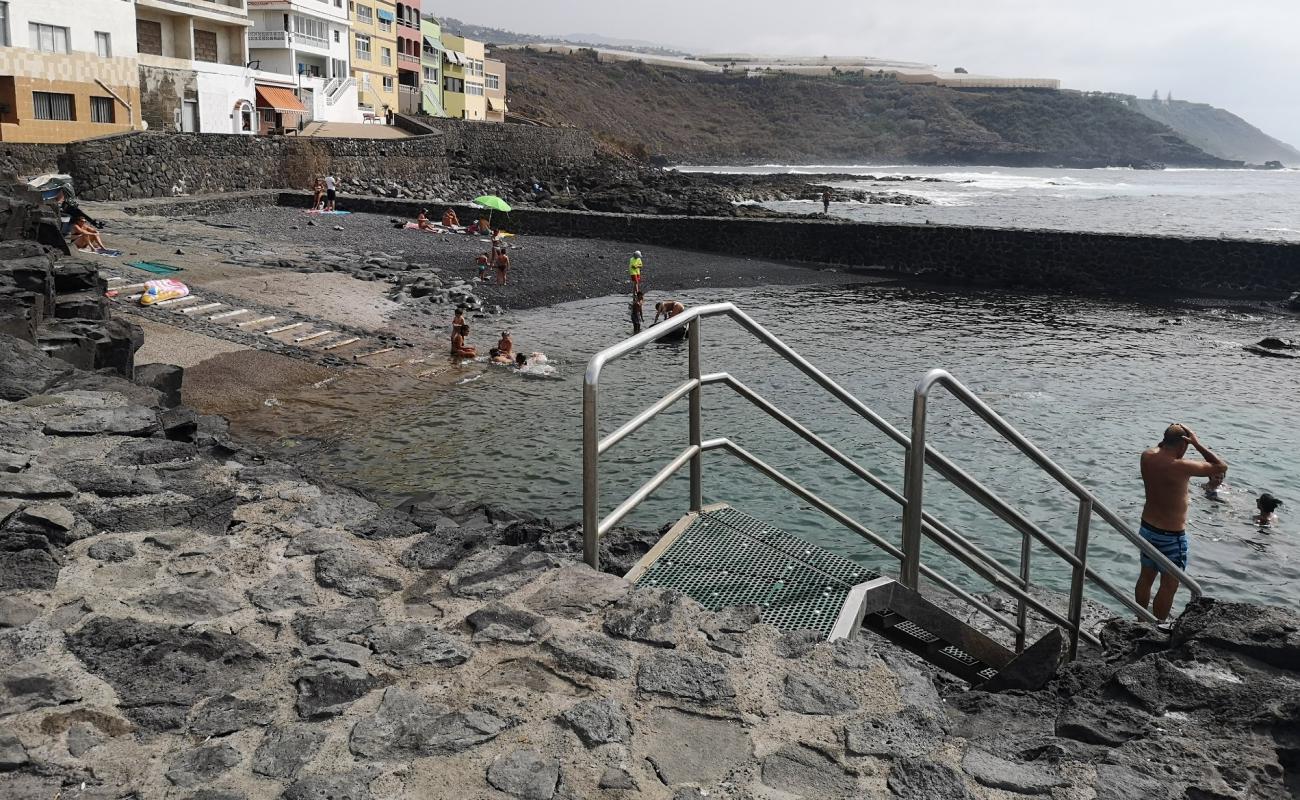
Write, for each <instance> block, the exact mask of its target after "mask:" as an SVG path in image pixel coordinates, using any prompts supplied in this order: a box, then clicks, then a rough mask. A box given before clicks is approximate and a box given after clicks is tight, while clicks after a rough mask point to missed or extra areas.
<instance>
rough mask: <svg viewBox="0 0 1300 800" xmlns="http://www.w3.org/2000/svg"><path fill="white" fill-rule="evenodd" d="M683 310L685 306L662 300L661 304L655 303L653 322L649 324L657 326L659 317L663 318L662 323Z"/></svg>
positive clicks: (674, 301) (673, 301)
mask: <svg viewBox="0 0 1300 800" xmlns="http://www.w3.org/2000/svg"><path fill="white" fill-rule="evenodd" d="M685 310H686V306H684V305H682V304H681V303H679V302H677V301H676V300H664V301H663V302H660V303H655V321H654V322H652V323H650V324H651V325H655V324H657V323H658V322H659V318H660V317H663V318H664V321H667V320H670V319H672V318H673V317H675V316H677V315H678V314H680V313H682V312H683V311H685Z"/></svg>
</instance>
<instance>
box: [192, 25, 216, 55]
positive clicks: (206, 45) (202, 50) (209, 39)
mask: <svg viewBox="0 0 1300 800" xmlns="http://www.w3.org/2000/svg"><path fill="white" fill-rule="evenodd" d="M194 60H195V61H206V62H207V63H209V64H215V63H217V34H216V32H215V31H203V30H199V29H198V28H195V29H194Z"/></svg>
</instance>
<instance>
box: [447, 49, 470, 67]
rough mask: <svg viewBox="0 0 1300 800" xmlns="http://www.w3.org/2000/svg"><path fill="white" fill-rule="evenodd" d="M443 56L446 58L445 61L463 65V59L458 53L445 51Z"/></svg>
mask: <svg viewBox="0 0 1300 800" xmlns="http://www.w3.org/2000/svg"><path fill="white" fill-rule="evenodd" d="M443 55H445V56H446V57H447V60H448V61H450V62H451V63H453V64H464V63H465V57H464V56H462V55H461V54H460V53H458V52H456V51H455V50H446V51H444V52H443Z"/></svg>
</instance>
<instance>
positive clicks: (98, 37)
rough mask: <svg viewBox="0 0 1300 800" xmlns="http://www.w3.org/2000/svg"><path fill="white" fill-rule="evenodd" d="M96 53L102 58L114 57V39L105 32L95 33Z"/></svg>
mask: <svg viewBox="0 0 1300 800" xmlns="http://www.w3.org/2000/svg"><path fill="white" fill-rule="evenodd" d="M95 52H96V53H98V54H99V57H100V58H112V57H113V39H112V37H111V36H109V35H108V34H107V33H104V32H103V31H95Z"/></svg>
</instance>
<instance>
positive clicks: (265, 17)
mask: <svg viewBox="0 0 1300 800" xmlns="http://www.w3.org/2000/svg"><path fill="white" fill-rule="evenodd" d="M248 11H249V17H250V19H251V20H252V23H253V26H252V28H251V29H250V30H249V31H248V48H249V58H250V59H252V60H253V62H254V64H255V65H257V66H259V68H260V70H261V71H262V72H266V73H277V74H279V75H289V76H291V77H292V78H293V88H294V90H295V91H296V93H297V95H298V99H299V100H300V101H301V102H302V104H303V106H304V107H305V108H306V110H307V114H306V118H307V119H309V120H324V121H328V122H360V121H361V113H360V111H359V110H358V109H357V84H356V80H355V79H354V78H353V77H352V72H351V65H350V63H349V58H350V56H349V53H350V49H349V47H350V45H349V42H350V37H349V34H350V33H351V29H352V25H351V23H350V22H349V21H348V3H347V0H248Z"/></svg>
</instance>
